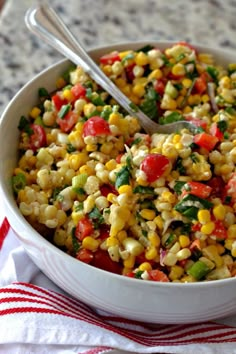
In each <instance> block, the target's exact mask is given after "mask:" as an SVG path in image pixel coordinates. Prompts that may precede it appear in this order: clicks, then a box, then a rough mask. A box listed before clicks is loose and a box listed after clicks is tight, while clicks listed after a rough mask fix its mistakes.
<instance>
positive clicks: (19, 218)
mask: <svg viewBox="0 0 236 354" xmlns="http://www.w3.org/2000/svg"><path fill="white" fill-rule="evenodd" d="M173 43H178V41H168V40H167V41H158V40H149V41H148V40H144V41H125V42H117V43H113V44H110V45H100V46H96V47H92V48H90V49H89V50H88V53H90V54H92V55H93V54H94V53H95V52H98V51H104V53H105V52H107V51H112V50H115V49H116V50H119V48H124V47H127V48H128V46H130V45H131V46H133V48H134V46H135V47H136V46H137V47H139V46H140V45H141V46H142V45H147V44H150V45H152V44H159V45H163V46H168V45H172V44H173ZM191 45H193V46H194V47H196V48H197V50H200V51H201V50H205V51H208V52H216V53H217V52H219V53H222V52H224V53H226V55H227V54H228V55H233V54H234V53H233V51H231V50H228V49H223V48H219V47H218V48H217V47H207V46H204V45H199V44H194V43H191ZM235 60H236V54H235ZM67 62H68V64H69V63H71V61H70V60H69V59H67V58H63V59H60V60H58V61H57V62H55V63H53V64H51V65H49V66H47V67H46V68H44V69H43V70H41V71H40V72H38V73H37V74H36V75H34V76H33V77H32V78H31V79H30V80H28V81H27V82H26V83H25V84H24V85H23V86H22V87H21V89H20V90H19V91H18V92H17V93H16V94H15V95H14V96H13V97H12V99H11V100H10V101H9V103H8V104H7V105H6V107H5V109H4V110H3V112H2V114H1V117H0V131H1V130H2V129H1V128H2V126H3V124H4V123H5V120H6V119H7V114H8V111H9V110H10V109H11V107H12V105H14V101H15V100H16V99H17V98H18V97H19V96H20V95H21V94H22V93H23V92H24V91H25V90H26V89H27V88H28V87H29V86H30V85H31V84H32V83H34V82H35V81H37V80H38V78H39V77H41V76H42V75H44V74H45V73H47V72H50V71H52V70H54V69H55V68H57V67H60V66H61V65H63V64H66V63H67ZM0 176H1V168H0ZM0 190H1V196H2V197H3V198H2V199H3V205H4V204H5V205H6V206H7V209H8V211H9V210H11V213H12V215H11V214H10V217H9V219H10V220H13V219H12V218H13V217H14V219H15V220H16V222H19V223H20V224H21V225H22V226H23V227H22V229H28V228H30V229H31V232H33V234H34V237H35V239H37V240H38V241H39V242H43V244H45V246H47V247H49V248H51V249H52V251H53V252H54V253H57V254H58V255H59V256H65V257H69V258H70V261H71V262H74V263H75V262H76V263H77V262H78V261H79V260H77V259H76V258H74V257H72V256H70V255H68V254H67V253H66V252H64V251H62V250H61V249H59V248H58V247H57V246H55V245H53V244H52V243H50V241H48V240H47V239H45V238H44V237H43V236H42V235H41V234H40V233H39V232H37V231H36V230H35V229H34V228H33V227H32V226H31V224H30V223H29V222H28V221H27V220H26V219H25V218H24V216H23V215H22V214H21V213H20V210H19V208H18V207H17V204H16V202H15V203H14V200H13V201H11V198H10V194H8V193H7V192H6V190H5V188H4V182H3V180H2V178H0ZM12 198H14V197H13V196H12ZM6 217H7V218H8V216H6ZM10 220H9V222H10ZM10 225H11V223H10ZM12 229H13V231H14V233H16V235H17V231H15V230H14V228H13V227H12ZM17 238H18V235H17ZM18 239H19V238H18ZM20 242H21V241H20ZM23 247H24V246H23ZM80 263H81V264H82V265H83V266H84V267H85V268H86V269H90V270H91V268H93V269H94V271H95V272H102V273H103V274H104V276H105V275H106V276H107V277H109V278H110V280H114V281H117V280H119V281H122V282H125V283H127V284H129V285H130V284H132V283H133V282H135V283H136V285H138V286H139V287H145V286H147V285H148V286H151V287H153V286H155V287H160V288H166V287H167V288H169V287H170V288H174V289H175V288H176V289H185V290H186V288H187V289H190V290H191V291H192V289H197V288H199V287H200V288H205V287H209V285H210V286H211V287H213V288H215V287H216V288H217V287H218V286H224V285H226V284H228V283H232V282H236V277H231V278H226V279H218V280H210V281H199V282H190V283H178V282H157V281H154V280H153V281H152V280H148V281H140V279H136V278H130V277H128V276H123V275H120V274H115V273H111V272H109V271H106V270H103V269H99V268H96V267H93V266H91V265H89V264H86V263H83V262H80ZM102 273H101V274H102ZM131 282H132V283H131ZM141 284H142V285H141ZM235 284H236V283H235Z"/></svg>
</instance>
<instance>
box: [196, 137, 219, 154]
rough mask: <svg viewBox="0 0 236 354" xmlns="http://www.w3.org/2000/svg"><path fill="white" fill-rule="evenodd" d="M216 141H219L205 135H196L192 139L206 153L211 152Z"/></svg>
mask: <svg viewBox="0 0 236 354" xmlns="http://www.w3.org/2000/svg"><path fill="white" fill-rule="evenodd" d="M218 141H219V139H218V138H217V137H216V136H213V135H210V134H207V133H200V134H196V135H195V136H194V138H193V142H194V143H195V144H197V145H198V146H200V147H202V148H204V149H206V150H208V151H211V150H213V149H214V147H215V145H216V144H217V143H218Z"/></svg>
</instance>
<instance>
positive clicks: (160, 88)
mask: <svg viewBox="0 0 236 354" xmlns="http://www.w3.org/2000/svg"><path fill="white" fill-rule="evenodd" d="M165 86H166V83H165V82H164V81H163V80H161V79H159V80H155V82H154V84H153V88H154V90H155V91H156V92H157V93H158V94H159V95H161V96H163V95H164V92H165Z"/></svg>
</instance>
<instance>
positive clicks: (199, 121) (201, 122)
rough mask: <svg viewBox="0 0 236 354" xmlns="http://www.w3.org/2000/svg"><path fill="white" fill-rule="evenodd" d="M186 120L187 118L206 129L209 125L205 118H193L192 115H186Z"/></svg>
mask: <svg viewBox="0 0 236 354" xmlns="http://www.w3.org/2000/svg"><path fill="white" fill-rule="evenodd" d="M185 120H187V121H188V122H190V123H192V124H194V125H195V126H196V127H201V128H203V129H204V130H205V129H206V127H207V122H206V121H205V120H203V119H199V118H193V117H192V116H191V115H189V116H187V117H185Z"/></svg>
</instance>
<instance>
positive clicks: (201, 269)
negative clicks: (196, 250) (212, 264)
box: [187, 261, 210, 280]
mask: <svg viewBox="0 0 236 354" xmlns="http://www.w3.org/2000/svg"><path fill="white" fill-rule="evenodd" d="M209 272H210V269H209V268H208V266H207V265H206V263H204V262H202V261H197V262H195V263H194V264H193V265H192V267H191V268H189V269H188V270H187V273H188V274H189V275H191V276H192V277H194V278H195V279H197V280H201V279H202V278H204V277H205V276H206V275H207V273H209Z"/></svg>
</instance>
